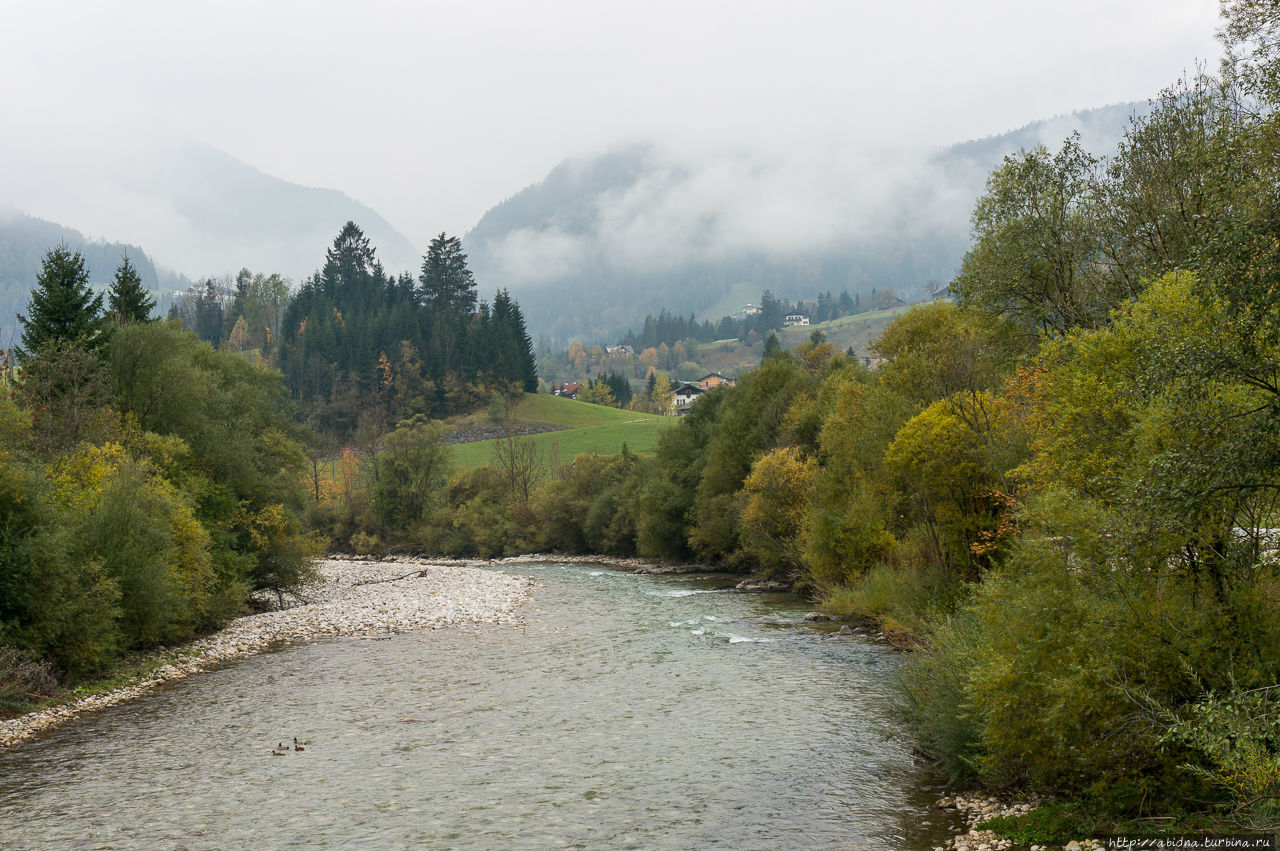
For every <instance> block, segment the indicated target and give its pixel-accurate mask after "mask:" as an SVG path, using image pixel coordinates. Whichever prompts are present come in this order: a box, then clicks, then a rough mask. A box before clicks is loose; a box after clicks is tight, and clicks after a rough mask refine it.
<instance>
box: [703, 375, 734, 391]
mask: <svg viewBox="0 0 1280 851" xmlns="http://www.w3.org/2000/svg"><path fill="white" fill-rule="evenodd" d="M735 383H736V382H735V381H734V380H733V379H732V378H729V377H728V376H727V375H721V374H720V373H718V372H711V373H708V374H706V375H704V376H702V377H701V378H699V379H698V386H699V387H701V388H702V389H703V390H710V389H711V388H712V387H719V386H720V385H721V384H727V385H728V386H730V387H732V386H733V385H734V384H735Z"/></svg>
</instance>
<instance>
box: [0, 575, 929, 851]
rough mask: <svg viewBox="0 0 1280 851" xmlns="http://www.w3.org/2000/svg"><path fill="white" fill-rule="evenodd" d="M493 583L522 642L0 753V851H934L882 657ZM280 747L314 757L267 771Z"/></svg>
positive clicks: (237, 696)
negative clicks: (508, 592) (517, 604)
mask: <svg viewBox="0 0 1280 851" xmlns="http://www.w3.org/2000/svg"><path fill="white" fill-rule="evenodd" d="M508 569H509V570H510V571H512V572H517V573H524V574H529V575H533V576H535V577H537V578H538V579H539V585H538V588H537V590H536V591H535V592H534V595H533V597H532V599H531V600H530V601H529V602H528V603H526V604H525V606H524V607H523V608H522V609H521V610H520V612H519V614H520V615H521V619H522V621H523V623H522V624H516V625H503V626H481V627H457V628H450V629H443V630H435V631H426V632H419V633H410V634H406V635H398V636H393V637H390V638H385V639H378V640H370V639H352V638H346V639H330V640H321V641H315V642H311V643H307V644H300V645H293V646H289V647H286V648H283V649H281V650H279V651H278V652H273V653H267V654H263V655H259V656H254V657H249V658H246V659H242V660H239V661H236V662H234V663H232V664H229V665H227V666H225V667H223V668H221V669H218V670H215V671H212V672H210V673H207V674H203V675H200V676H196V677H191V678H188V679H185V680H180V681H176V682H173V683H170V684H168V685H167V686H165V687H162V688H161V689H159V690H157V691H155V692H152V693H150V694H148V695H147V696H145V697H143V698H141V699H139V700H136V701H133V702H131V703H127V704H124V705H121V706H117V707H114V708H111V709H108V710H104V711H101V712H98V713H94V714H91V715H86V716H82V717H81V718H79V719H76V720H74V721H72V722H70V723H68V724H66V725H64V726H63V727H61V728H58V729H56V730H53V731H51V732H49V733H47V734H45V735H43V736H42V737H40V738H38V739H36V740H34V741H31V742H28V743H26V744H23V745H21V746H19V747H18V748H16V749H14V750H12V751H9V752H7V753H0V847H3V848H6V849H9V848H59V849H61V848H85V849H94V848H146V849H152V848H190V849H196V848H253V849H270V848H414V849H417V848H432V849H433V848H562V847H565V848H673V849H684V848H730V849H753V848H846V849H864V848H865V849H925V848H930V847H932V846H933V845H935V844H937V843H938V841H939V840H940V838H941V837H944V836H946V835H947V825H945V824H943V823H942V817H941V816H940V814H939V813H938V812H937V811H936V810H931V808H930V806H929V805H930V802H931V801H933V800H934V799H936V798H937V797H938V796H939V794H940V790H938V789H936V788H931V787H930V786H929V781H928V778H927V776H926V775H925V774H924V773H923V771H922V770H921V769H919V768H918V767H916V766H915V765H914V764H913V760H912V758H911V756H910V753H909V750H908V748H907V745H906V743H905V741H904V740H903V738H902V736H901V734H900V730H898V728H896V727H895V726H894V724H893V722H892V721H891V720H890V717H889V714H888V709H889V699H890V698H889V693H890V689H891V682H892V678H893V676H894V672H895V670H896V669H897V667H898V665H899V664H900V661H901V660H900V658H899V654H897V653H896V652H895V651H893V650H891V649H888V648H885V647H883V646H880V645H877V644H874V643H869V642H866V641H863V640H861V639H858V638H846V637H841V638H835V637H832V635H831V632H830V630H823V629H821V628H818V627H810V626H805V625H802V624H799V623H797V621H798V619H799V618H800V617H801V616H802V615H803V614H804V612H805V611H806V609H805V608H804V604H803V603H802V602H800V601H798V600H797V599H796V598H794V597H789V596H785V595H761V594H744V593H737V592H733V591H731V590H726V587H725V584H724V581H723V580H717V579H716V578H715V577H698V576H679V577H654V576H641V575H635V574H630V573H624V572H620V571H614V570H607V569H603V568H599V567H592V566H589V565H556V564H520V565H513V566H511V567H509V568H508ZM768 621H775V623H769V622H768ZM776 622H782V623H776ZM294 737H297V738H298V739H300V740H302V741H305V742H308V743H309V744H307V745H306V746H305V750H303V751H295V750H293V749H292V748H287V749H286V750H287V752H286V753H285V754H284V755H283V756H273V755H272V754H271V751H272V749H273V748H274V746H275V745H277V744H278V743H285V744H290V743H291V742H292V740H293V738H294ZM929 822H933V823H932V824H930V823H929Z"/></svg>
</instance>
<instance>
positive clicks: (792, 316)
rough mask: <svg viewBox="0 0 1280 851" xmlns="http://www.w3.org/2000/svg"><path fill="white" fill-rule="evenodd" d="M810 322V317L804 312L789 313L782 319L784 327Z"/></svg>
mask: <svg viewBox="0 0 1280 851" xmlns="http://www.w3.org/2000/svg"><path fill="white" fill-rule="evenodd" d="M808 324H809V317H807V316H805V315H804V314H803V313H788V314H787V315H786V317H785V318H784V319H783V320H782V327H783V328H790V327H791V326H793V325H808Z"/></svg>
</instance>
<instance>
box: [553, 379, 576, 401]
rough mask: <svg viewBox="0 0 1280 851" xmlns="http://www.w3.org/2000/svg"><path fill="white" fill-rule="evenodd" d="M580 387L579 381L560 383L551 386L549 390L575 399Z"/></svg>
mask: <svg viewBox="0 0 1280 851" xmlns="http://www.w3.org/2000/svg"><path fill="white" fill-rule="evenodd" d="M581 389H582V384H581V383H574V384H562V385H558V386H554V387H552V388H551V392H552V393H553V394H555V395H556V396H565V397H567V398H569V399H577V398H578V391H579V390H581Z"/></svg>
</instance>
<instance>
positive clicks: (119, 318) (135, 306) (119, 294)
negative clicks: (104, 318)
mask: <svg viewBox="0 0 1280 851" xmlns="http://www.w3.org/2000/svg"><path fill="white" fill-rule="evenodd" d="M155 306H156V302H155V299H153V298H151V297H150V296H148V295H147V291H146V290H144V289H143V288H142V278H141V276H139V275H138V270H137V269H135V268H134V267H133V264H132V263H130V262H129V258H128V256H127V255H126V256H125V257H123V258H121V261H120V266H119V267H118V268H117V269H116V276H115V279H114V280H113V281H112V282H111V292H110V294H109V298H108V302H107V314H108V315H109V316H110V317H111V318H112V319H114V320H115V321H116V322H146V321H147V320H149V319H150V318H151V311H152V310H154V309H155Z"/></svg>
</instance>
